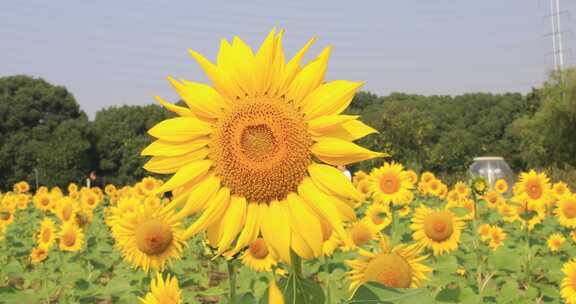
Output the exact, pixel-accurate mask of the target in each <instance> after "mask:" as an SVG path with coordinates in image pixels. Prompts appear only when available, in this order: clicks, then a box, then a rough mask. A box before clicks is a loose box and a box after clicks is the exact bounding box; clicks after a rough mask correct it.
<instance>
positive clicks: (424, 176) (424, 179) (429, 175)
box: [420, 171, 436, 184]
mask: <svg viewBox="0 0 576 304" xmlns="http://www.w3.org/2000/svg"><path fill="white" fill-rule="evenodd" d="M435 178H436V177H435V176H434V173H432V172H429V171H426V172H424V173H422V175H421V176H420V182H421V183H425V184H426V183H429V182H430V181H431V180H433V179H435Z"/></svg>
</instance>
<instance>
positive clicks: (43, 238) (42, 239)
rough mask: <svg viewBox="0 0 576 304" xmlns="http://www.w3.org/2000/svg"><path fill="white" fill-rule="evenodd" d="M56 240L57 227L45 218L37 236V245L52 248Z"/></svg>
mask: <svg viewBox="0 0 576 304" xmlns="http://www.w3.org/2000/svg"><path fill="white" fill-rule="evenodd" d="M55 240H56V225H54V222H53V221H52V220H51V219H49V218H44V220H42V223H41V224H40V229H39V230H38V233H37V234H36V243H38V244H39V245H43V246H45V247H46V248H50V247H51V246H52V244H53V243H54V241H55Z"/></svg>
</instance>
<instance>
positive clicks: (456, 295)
mask: <svg viewBox="0 0 576 304" xmlns="http://www.w3.org/2000/svg"><path fill="white" fill-rule="evenodd" d="M460 293H461V290H460V287H456V288H444V289H442V290H440V292H439V293H438V294H437V295H436V301H438V302H442V303H459V302H460Z"/></svg>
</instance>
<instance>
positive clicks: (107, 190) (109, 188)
mask: <svg viewBox="0 0 576 304" xmlns="http://www.w3.org/2000/svg"><path fill="white" fill-rule="evenodd" d="M116 191H118V190H117V189H116V186H114V185H113V184H108V185H106V187H104V193H106V194H107V195H108V196H112V195H114V194H116Z"/></svg>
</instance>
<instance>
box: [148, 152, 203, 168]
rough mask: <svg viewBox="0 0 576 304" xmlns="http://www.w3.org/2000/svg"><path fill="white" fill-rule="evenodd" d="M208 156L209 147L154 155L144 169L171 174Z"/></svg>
mask: <svg viewBox="0 0 576 304" xmlns="http://www.w3.org/2000/svg"><path fill="white" fill-rule="evenodd" d="M206 156H208V148H201V149H198V150H196V151H192V152H189V153H186V154H184V155H180V156H153V157H152V158H151V159H150V160H149V161H148V162H146V163H145V164H144V169H146V170H147V171H150V172H154V173H158V174H171V173H175V172H177V171H178V170H180V168H182V167H184V166H186V165H187V164H189V163H192V162H196V161H199V160H202V159H204V158H206Z"/></svg>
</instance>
